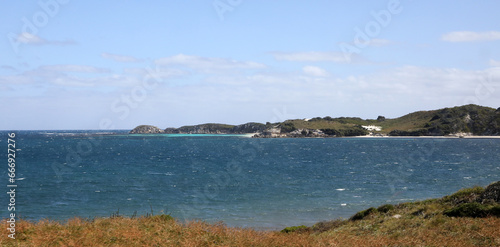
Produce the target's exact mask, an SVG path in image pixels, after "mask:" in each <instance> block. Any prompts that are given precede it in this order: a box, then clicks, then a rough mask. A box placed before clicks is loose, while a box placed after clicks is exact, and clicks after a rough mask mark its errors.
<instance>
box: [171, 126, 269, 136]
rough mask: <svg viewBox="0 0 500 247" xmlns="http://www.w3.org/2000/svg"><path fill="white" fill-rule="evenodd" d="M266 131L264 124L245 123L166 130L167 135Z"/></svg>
mask: <svg viewBox="0 0 500 247" xmlns="http://www.w3.org/2000/svg"><path fill="white" fill-rule="evenodd" d="M265 129H266V125H265V124H261V123H246V124H241V125H229V124H215V123H208V124H199V125H192V126H182V127H180V128H166V129H165V130H164V133H167V134H248V133H257V132H262V131H264V130H265Z"/></svg>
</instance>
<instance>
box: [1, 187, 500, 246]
mask: <svg viewBox="0 0 500 247" xmlns="http://www.w3.org/2000/svg"><path fill="white" fill-rule="evenodd" d="M483 190H484V189H483V188H481V187H475V188H470V189H464V190H460V191H458V192H457V193H454V194H452V195H450V196H446V197H444V198H440V199H429V200H424V201H419V202H407V203H401V204H397V205H391V204H386V205H382V206H380V207H377V208H375V207H372V208H368V209H366V210H363V211H360V212H358V213H356V214H354V215H353V216H352V217H351V218H350V219H345V220H342V219H337V220H332V221H324V222H319V223H317V224H315V225H313V226H310V227H308V226H296V227H293V226H290V227H287V228H285V229H283V230H282V231H258V230H254V229H249V228H235V227H228V226H226V225H224V224H223V223H215V224H209V223H206V222H202V221H189V222H180V221H178V220H176V219H174V218H172V217H171V216H169V215H165V214H162V215H155V216H152V215H150V216H141V217H123V216H113V217H109V218H95V219H83V218H74V219H71V220H68V221H66V222H64V223H61V222H56V221H50V220H41V221H38V222H32V221H27V220H20V221H18V222H17V224H16V239H15V240H12V239H10V238H8V237H7V232H4V234H2V235H1V236H0V246H454V247H460V246H500V217H499V216H500V215H498V214H496V213H497V211H495V210H492V208H498V209H500V204H498V203H488V204H481V203H479V202H478V194H480V193H482V191H483ZM470 204H474V205H476V206H477V207H480V208H482V209H484V210H487V211H485V213H484V214H479V215H473V216H470V215H467V214H465V215H462V214H457V216H449V215H448V213H447V212H450V211H453V210H455V211H456V210H458V211H460V210H461V207H464V208H465V210H466V211H467V210H469V208H468V207H467V206H464V205H470ZM478 205H479V206H478ZM488 210H489V211H488ZM2 224H3V229H6V228H7V224H6V221H5V220H3V221H2Z"/></svg>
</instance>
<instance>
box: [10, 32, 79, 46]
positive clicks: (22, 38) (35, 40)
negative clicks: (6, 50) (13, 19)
mask: <svg viewBox="0 0 500 247" xmlns="http://www.w3.org/2000/svg"><path fill="white" fill-rule="evenodd" d="M12 35H14V37H15V40H16V41H17V42H19V43H23V44H27V45H57V46H65V45H74V44H76V42H75V41H73V40H66V41H58V40H46V39H44V38H42V37H40V36H38V35H35V34H32V33H27V32H24V33H20V34H19V35H17V37H16V36H15V34H12Z"/></svg>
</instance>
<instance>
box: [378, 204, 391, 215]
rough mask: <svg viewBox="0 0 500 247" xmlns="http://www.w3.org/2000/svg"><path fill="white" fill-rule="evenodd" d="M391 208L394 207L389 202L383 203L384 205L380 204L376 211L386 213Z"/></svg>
mask: <svg viewBox="0 0 500 247" xmlns="http://www.w3.org/2000/svg"><path fill="white" fill-rule="evenodd" d="M393 209H394V206H393V205H391V204H385V205H382V206H380V207H378V208H377V211H379V212H381V213H384V214H385V213H387V212H389V211H391V210H393Z"/></svg>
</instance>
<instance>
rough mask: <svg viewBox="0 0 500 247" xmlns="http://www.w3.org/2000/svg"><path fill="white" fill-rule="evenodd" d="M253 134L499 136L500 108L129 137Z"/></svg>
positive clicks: (141, 129) (213, 126) (208, 127)
mask: <svg viewBox="0 0 500 247" xmlns="http://www.w3.org/2000/svg"><path fill="white" fill-rule="evenodd" d="M156 133H158V134H162V133H163V134H254V135H253V137H256V138H301V137H346V136H448V137H469V136H500V108H498V109H494V108H491V107H484V106H478V105H472V104H471V105H464V106H459V107H452V108H443V109H438V110H431V111H418V112H413V113H410V114H407V115H404V116H402V117H399V118H393V119H389V118H386V117H384V116H378V118H377V119H361V118H357V117H339V118H332V117H329V116H327V117H323V118H321V117H316V118H311V119H291V120H286V121H283V122H277V123H269V122H268V123H266V124H262V123H255V122H250V123H245V124H241V125H229V124H217V123H207V124H199V125H192V126H182V127H180V128H166V129H164V130H162V129H160V128H158V127H155V126H151V125H141V126H138V127H136V128H134V129H133V130H132V131H130V134H156Z"/></svg>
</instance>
